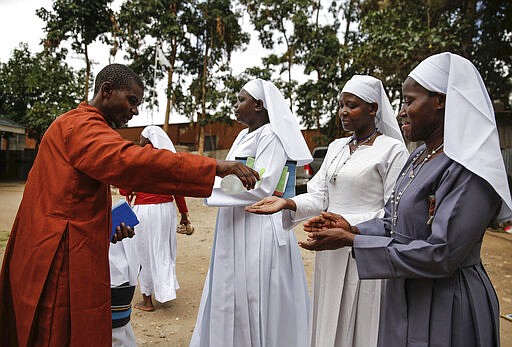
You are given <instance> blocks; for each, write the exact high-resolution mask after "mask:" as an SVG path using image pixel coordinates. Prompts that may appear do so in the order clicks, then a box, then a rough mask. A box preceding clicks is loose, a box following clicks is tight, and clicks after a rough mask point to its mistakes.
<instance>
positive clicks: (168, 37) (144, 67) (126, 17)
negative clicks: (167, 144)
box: [115, 0, 194, 131]
mask: <svg viewBox="0 0 512 347" xmlns="http://www.w3.org/2000/svg"><path fill="white" fill-rule="evenodd" d="M193 5H194V1H175V0H156V1H152V2H148V1H144V0H133V1H127V2H125V3H124V4H123V5H122V6H121V9H120V11H119V14H118V16H117V18H118V22H117V28H118V33H117V35H115V37H117V38H119V39H120V41H121V43H122V45H123V46H124V47H126V53H127V56H126V57H127V58H129V59H131V60H132V61H133V63H132V67H133V68H134V70H135V71H136V72H138V73H140V74H141V75H142V76H144V79H145V80H146V81H147V82H149V84H150V85H149V86H148V87H149V90H150V93H149V95H150V96H154V95H155V94H156V91H155V90H152V88H153V86H154V85H155V82H156V81H154V78H155V73H154V72H155V71H153V70H152V68H153V66H154V59H155V54H156V47H160V48H161V49H162V52H163V53H164V56H165V58H166V59H167V61H168V62H169V65H168V66H162V65H161V64H159V65H158V66H159V68H158V69H157V71H156V72H157V73H156V78H162V77H165V75H167V89H166V95H167V104H166V111H165V121H164V130H165V131H167V129H168V123H169V115H170V112H171V109H172V108H173V107H178V108H180V107H182V105H183V102H184V100H185V99H184V97H185V95H184V94H183V91H182V90H181V83H183V80H182V79H181V78H180V75H181V74H183V73H184V72H185V71H183V69H182V68H181V66H182V63H181V61H182V54H183V52H184V51H187V50H188V49H189V47H190V41H189V38H190V35H187V32H186V28H187V27H188V26H189V24H190V21H191V19H192V14H191V11H192V8H193ZM161 69H164V72H162V70H161ZM175 73H176V74H177V75H178V76H177V78H175ZM148 100H149V101H150V104H152V102H153V98H150V99H148ZM154 106H155V105H152V107H154Z"/></svg>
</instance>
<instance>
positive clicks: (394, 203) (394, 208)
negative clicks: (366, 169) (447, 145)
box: [391, 143, 444, 231]
mask: <svg viewBox="0 0 512 347" xmlns="http://www.w3.org/2000/svg"><path fill="white" fill-rule="evenodd" d="M443 146H444V143H441V144H440V145H439V146H438V147H437V148H435V149H434V150H432V152H430V154H428V155H427V156H426V157H425V159H423V160H422V161H421V162H420V163H419V164H417V165H416V166H415V165H414V164H415V163H416V160H418V158H420V157H421V156H422V155H423V153H425V151H426V149H427V147H425V148H424V149H423V150H421V151H420V152H419V153H418V154H416V155H415V156H414V158H413V159H412V160H411V163H410V164H409V166H407V169H405V170H404V172H403V173H402V174H401V175H400V178H399V179H398V180H397V182H396V184H395V188H394V189H393V190H392V191H391V223H392V230H393V231H394V230H395V227H396V223H397V221H398V205H399V204H400V200H401V198H402V195H403V194H404V192H405V191H406V190H407V188H409V186H410V185H411V183H412V181H413V180H414V178H416V176H417V175H418V173H419V172H420V170H421V168H422V167H423V165H425V163H426V162H427V161H429V160H430V158H432V156H433V155H434V154H436V153H437V152H438V151H439V150H441V148H443ZM415 171H416V172H415ZM407 172H409V174H408V175H407V178H409V181H408V182H407V183H406V184H405V186H404V188H403V189H402V190H401V191H398V187H400V185H402V183H403V182H404V180H405V179H406V173H407Z"/></svg>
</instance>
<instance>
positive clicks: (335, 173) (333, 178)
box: [323, 128, 378, 211]
mask: <svg viewBox="0 0 512 347" xmlns="http://www.w3.org/2000/svg"><path fill="white" fill-rule="evenodd" d="M377 132H378V129H377V128H375V130H374V132H373V133H371V134H370V135H369V136H368V137H367V138H365V139H364V140H363V141H362V142H359V144H358V145H357V146H356V148H355V149H354V151H351V150H350V146H349V145H350V144H351V143H352V142H354V140H355V142H356V143H357V139H356V138H355V135H353V136H352V139H350V140H349V141H348V142H347V143H346V144H345V145H344V146H343V147H342V148H341V150H340V151H339V152H338V153H336V155H335V156H334V158H332V160H331V162H330V163H329V165H328V166H327V168H326V169H325V191H324V208H323V210H324V211H326V210H327V207H328V206H327V194H328V188H327V182H330V183H331V184H335V183H336V179H337V178H338V173H339V172H340V171H341V169H342V168H343V166H345V164H346V163H347V162H348V161H349V159H350V158H352V154H353V153H354V152H355V151H356V150H357V149H358V148H359V147H360V146H362V145H364V144H365V143H367V142H369V141H370V140H371V139H372V138H374V137H375V136H376V135H377ZM345 150H347V151H348V155H346V157H345V158H343V156H342V154H343V153H345ZM340 155H341V157H340ZM338 158H340V160H339V162H338V163H337V164H336V167H335V168H334V170H333V173H332V175H331V177H330V178H329V170H330V169H331V166H332V165H333V164H334V162H335V161H336V160H338ZM343 159H344V160H343Z"/></svg>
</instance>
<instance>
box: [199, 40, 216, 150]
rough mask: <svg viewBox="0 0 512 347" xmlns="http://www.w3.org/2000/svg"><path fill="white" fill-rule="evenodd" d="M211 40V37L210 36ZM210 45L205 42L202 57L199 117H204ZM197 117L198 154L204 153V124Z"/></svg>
mask: <svg viewBox="0 0 512 347" xmlns="http://www.w3.org/2000/svg"><path fill="white" fill-rule="evenodd" d="M212 40H213V38H212ZM209 48H210V46H209V45H208V44H207V45H206V47H205V51H204V58H203V80H202V81H201V113H200V115H201V119H205V118H206V80H207V79H208V54H210V49H209ZM201 119H199V117H198V119H197V121H198V123H199V143H198V145H197V151H198V152H199V154H200V155H203V153H204V125H203V122H201V121H200V120H201Z"/></svg>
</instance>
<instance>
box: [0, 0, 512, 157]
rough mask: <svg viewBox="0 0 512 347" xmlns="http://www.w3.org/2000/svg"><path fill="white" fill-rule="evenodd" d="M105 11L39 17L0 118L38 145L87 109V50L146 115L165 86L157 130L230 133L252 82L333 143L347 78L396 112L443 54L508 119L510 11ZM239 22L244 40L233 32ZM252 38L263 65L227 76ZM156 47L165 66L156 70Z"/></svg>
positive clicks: (203, 7)
mask: <svg viewBox="0 0 512 347" xmlns="http://www.w3.org/2000/svg"><path fill="white" fill-rule="evenodd" d="M111 3H112V0H91V1H84V0H54V2H53V6H52V8H51V9H44V8H41V9H39V10H38V11H37V14H38V15H39V16H40V17H41V18H42V19H43V20H44V21H45V23H46V27H45V37H43V38H42V41H41V43H42V45H43V47H44V49H43V51H42V52H41V53H37V54H32V53H31V52H29V50H28V48H27V47H26V46H24V45H20V46H19V48H17V49H16V50H15V51H13V53H12V56H11V58H10V60H9V61H8V62H6V63H0V97H1V99H2V101H3V102H2V103H1V104H0V114H2V115H7V116H8V117H10V118H11V119H13V120H15V121H17V122H19V123H21V124H23V125H25V126H26V127H27V128H28V129H29V131H30V134H31V135H32V136H34V137H35V138H36V139H40V138H41V136H42V134H43V133H44V130H45V129H46V127H47V126H48V125H49V124H50V122H51V121H52V120H53V119H54V117H55V116H56V115H58V114H60V113H62V112H63V111H65V110H67V109H69V108H72V107H74V106H75V105H76V103H77V102H78V101H79V100H83V99H87V97H88V96H87V95H88V94H87V92H88V91H89V90H91V86H90V84H89V83H90V81H92V77H93V76H90V61H89V58H88V47H89V45H90V44H91V43H93V42H95V41H101V42H105V43H107V44H108V45H109V49H110V52H111V54H112V55H115V54H116V53H118V52H122V54H123V56H124V58H125V59H126V60H127V61H128V62H129V64H130V65H131V67H132V68H133V69H134V70H135V71H136V72H138V73H139V74H141V76H142V77H143V79H144V81H145V83H146V96H147V97H148V98H147V103H148V104H151V103H152V102H153V100H154V98H151V95H152V93H153V92H154V90H153V86H154V85H155V81H158V80H161V79H165V80H166V81H167V88H166V95H167V105H166V115H167V118H166V123H167V119H168V115H169V113H170V111H171V109H175V110H176V112H179V113H181V114H185V115H187V116H188V117H189V118H190V119H197V121H198V122H199V124H200V125H204V124H206V123H208V122H212V121H218V120H223V121H226V122H229V121H231V120H230V115H231V113H232V111H231V106H232V104H233V102H234V99H235V96H236V93H237V92H238V91H239V90H240V88H241V86H243V83H245V82H246V81H247V80H249V79H251V78H254V77H261V78H266V79H271V80H272V81H273V82H274V83H275V84H276V85H278V86H279V87H280V88H281V90H282V91H283V94H284V95H285V96H286V98H287V99H288V100H289V102H290V106H291V108H292V110H293V111H294V112H295V113H296V114H297V115H298V116H299V117H300V120H301V123H302V125H303V126H304V127H307V128H319V129H321V130H322V134H323V135H322V136H321V137H320V138H319V139H318V144H319V145H320V144H325V143H327V142H329V141H330V140H331V139H332V138H334V137H336V136H338V135H339V134H338V132H337V128H336V125H335V118H336V107H337V96H338V93H339V91H340V90H341V87H342V86H343V84H344V82H346V81H347V80H348V79H349V78H350V77H351V76H352V75H353V74H371V75H374V76H376V77H378V78H381V79H382V80H383V81H384V85H385V86H386V88H387V92H388V94H389V96H390V98H391V99H392V100H394V101H395V105H396V106H399V105H400V102H401V84H402V82H403V80H404V79H405V77H406V76H407V74H408V72H409V71H411V69H412V68H414V66H415V65H416V64H417V63H418V62H419V61H421V60H422V59H424V58H426V57H427V56H429V55H432V54H435V53H439V52H443V51H451V52H454V53H458V54H461V55H463V56H465V57H467V58H468V59H470V60H471V61H472V62H473V63H474V64H475V65H476V66H477V68H478V69H479V71H480V72H481V73H482V76H483V78H484V80H485V82H486V84H487V86H488V88H489V92H490V94H491V97H492V98H493V99H494V100H495V101H496V100H500V101H501V102H502V103H504V104H505V107H507V108H510V96H511V91H512V78H511V71H512V2H511V1H497V0H485V1H478V0H419V1H408V0H335V1H329V0H324V1H322V0H239V1H238V2H237V1H228V0H185V1H177V0H155V1H151V2H148V1H143V0H125V1H123V2H122V4H121V6H120V7H119V10H117V11H113V10H112V9H111ZM244 14H245V16H246V20H245V21H244V22H245V23H246V24H247V18H248V21H249V22H250V24H251V26H252V29H251V28H249V27H248V26H247V25H244V26H242V24H241V23H242V22H243V17H244ZM248 30H252V31H251V32H248ZM251 35H254V36H256V37H257V39H258V41H259V43H260V45H261V49H262V51H263V52H267V53H265V54H266V55H265V56H264V57H263V59H262V64H261V66H254V67H250V68H248V69H246V71H244V72H243V73H241V74H239V75H234V74H233V73H232V68H231V65H232V62H231V54H232V52H233V51H235V50H240V49H244V48H245V47H247V45H248V43H249V39H250V37H251ZM69 45H71V46H70V48H71V50H73V51H74V52H75V53H78V54H80V55H82V56H83V59H84V69H83V70H80V71H75V70H73V69H72V68H70V67H69V66H68V65H67V64H66V63H65V56H66V53H67V49H68V48H69ZM156 46H159V47H161V48H162V51H163V53H164V55H165V57H166V59H167V60H168V62H169V65H167V66H163V65H159V66H158V69H157V70H156V71H154V68H153V66H154V60H155V47H156ZM304 76H306V77H304ZM202 141H203V140H202V136H199V137H198V139H197V143H198V147H199V150H201V148H202Z"/></svg>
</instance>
